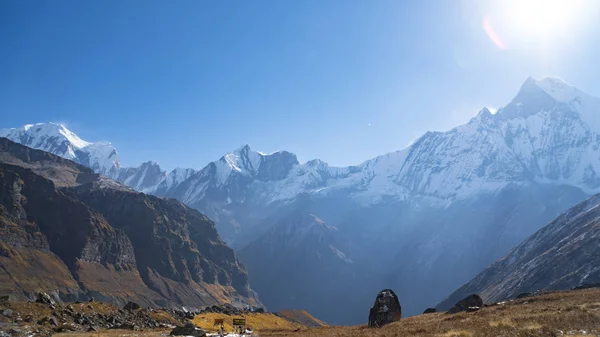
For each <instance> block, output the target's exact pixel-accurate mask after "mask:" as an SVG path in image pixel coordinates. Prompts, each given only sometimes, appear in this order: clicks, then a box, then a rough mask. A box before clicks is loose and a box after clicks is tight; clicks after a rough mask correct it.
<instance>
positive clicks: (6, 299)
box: [0, 295, 15, 302]
mask: <svg viewBox="0 0 600 337" xmlns="http://www.w3.org/2000/svg"><path fill="white" fill-rule="evenodd" d="M14 300H15V297H14V296H13V295H3V296H0V302H12V301H14Z"/></svg>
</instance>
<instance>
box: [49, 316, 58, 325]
mask: <svg viewBox="0 0 600 337" xmlns="http://www.w3.org/2000/svg"><path fill="white" fill-rule="evenodd" d="M48 322H49V323H50V325H54V326H58V321H57V320H56V318H54V317H49V318H48Z"/></svg>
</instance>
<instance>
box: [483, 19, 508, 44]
mask: <svg viewBox="0 0 600 337" xmlns="http://www.w3.org/2000/svg"><path fill="white" fill-rule="evenodd" d="M483 30H485V33H486V34H487V36H488V37H489V38H490V40H492V42H493V43H494V44H495V45H496V47H498V48H500V49H506V44H505V43H504V42H502V40H501V39H500V37H499V36H498V34H496V31H495V30H494V27H492V24H491V23H490V20H489V19H488V18H487V17H485V18H483Z"/></svg>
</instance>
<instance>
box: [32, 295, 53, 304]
mask: <svg viewBox="0 0 600 337" xmlns="http://www.w3.org/2000/svg"><path fill="white" fill-rule="evenodd" d="M35 301H36V302H37V303H45V304H50V305H54V304H56V302H54V300H53V299H52V297H50V295H48V294H46V293H38V294H37V298H36V300H35Z"/></svg>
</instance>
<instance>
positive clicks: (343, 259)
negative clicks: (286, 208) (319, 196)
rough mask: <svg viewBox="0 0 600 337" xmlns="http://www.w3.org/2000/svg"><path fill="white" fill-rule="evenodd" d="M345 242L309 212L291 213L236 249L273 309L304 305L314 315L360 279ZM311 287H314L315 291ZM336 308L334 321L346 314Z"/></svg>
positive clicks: (323, 313)
mask: <svg viewBox="0 0 600 337" xmlns="http://www.w3.org/2000/svg"><path fill="white" fill-rule="evenodd" d="M349 248H350V247H349V246H348V242H347V241H345V240H344V238H343V237H342V235H340V233H339V231H338V229H337V228H335V227H333V226H330V225H327V224H326V223H325V222H324V221H323V220H321V219H319V218H318V217H316V216H315V215H313V214H302V213H298V214H291V215H288V216H286V217H284V218H283V219H281V220H280V221H279V222H278V223H277V224H276V225H275V226H273V227H271V228H270V229H269V230H268V231H267V232H266V233H264V234H263V235H262V236H261V237H260V238H258V239H257V240H254V241H253V242H252V243H250V244H249V245H248V246H246V247H244V248H243V249H241V250H239V251H238V255H239V257H240V260H241V261H242V262H243V263H244V265H245V266H246V267H247V268H248V274H249V276H250V282H251V284H256V285H258V287H254V289H255V290H256V291H257V292H258V293H260V294H264V295H263V296H264V297H265V298H261V299H262V300H263V301H265V302H269V303H271V304H272V306H273V307H274V308H285V307H288V308H302V309H304V310H306V311H308V312H310V313H311V314H313V315H315V316H316V317H329V318H330V319H331V318H332V317H334V316H332V313H331V312H329V308H328V307H327V306H324V305H323V303H329V302H335V301H337V300H338V299H339V298H341V297H343V296H345V292H346V291H347V289H348V288H347V287H340V285H339V283H338V282H339V280H340V279H345V280H346V283H348V284H354V285H356V286H357V287H358V284H360V282H357V281H359V280H360V279H361V278H360V277H359V275H354V273H353V266H352V264H353V261H352V260H351V259H350V258H349V256H348V255H347V254H348V251H349ZM315 289H318V291H316V290H315ZM347 313H348V312H347V309H346V308H338V309H337V310H336V312H335V314H334V315H335V317H334V319H336V320H341V319H343V317H344V316H345V315H347Z"/></svg>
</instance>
